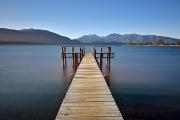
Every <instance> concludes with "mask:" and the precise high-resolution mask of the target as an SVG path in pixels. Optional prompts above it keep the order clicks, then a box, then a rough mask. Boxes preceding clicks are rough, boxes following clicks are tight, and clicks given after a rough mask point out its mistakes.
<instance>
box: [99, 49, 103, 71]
mask: <svg viewBox="0 0 180 120" xmlns="http://www.w3.org/2000/svg"><path fill="white" fill-rule="evenodd" d="M99 57H100V58H99V68H100V69H101V70H102V64H103V63H102V59H103V53H102V48H100V56H99Z"/></svg>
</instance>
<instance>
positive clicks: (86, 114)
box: [56, 53, 123, 120]
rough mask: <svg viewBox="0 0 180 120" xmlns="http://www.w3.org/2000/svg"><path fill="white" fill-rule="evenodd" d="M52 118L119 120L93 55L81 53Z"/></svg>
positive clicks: (58, 119) (121, 119)
mask: <svg viewBox="0 0 180 120" xmlns="http://www.w3.org/2000/svg"><path fill="white" fill-rule="evenodd" d="M56 120H123V117H122V115H121V113H120V111H119V109H118V107H117V105H116V103H115V101H114V98H113V97H112V95H111V92H110V90H109V88H108V86H107V84H106V81H105V79H104V77H103V75H102V73H101V71H100V69H99V67H98V65H97V62H96V60H95V58H94V56H93V54H91V53H86V54H85V55H84V57H83V59H82V61H81V63H80V65H79V67H78V68H77V71H76V74H75V75H74V78H73V80H72V83H71V85H70V87H69V89H68V91H67V93H66V96H65V98H64V100H63V103H62V104H61V107H60V109H59V112H58V114H57V116H56Z"/></svg>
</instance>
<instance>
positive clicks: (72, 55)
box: [72, 47, 74, 67]
mask: <svg viewBox="0 0 180 120" xmlns="http://www.w3.org/2000/svg"><path fill="white" fill-rule="evenodd" d="M72 64H73V67H74V47H72Z"/></svg>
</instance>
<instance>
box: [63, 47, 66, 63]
mask: <svg viewBox="0 0 180 120" xmlns="http://www.w3.org/2000/svg"><path fill="white" fill-rule="evenodd" d="M63 51H64V54H63V56H64V65H65V66H66V47H64V50H63Z"/></svg>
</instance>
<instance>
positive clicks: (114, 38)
mask: <svg viewBox="0 0 180 120" xmlns="http://www.w3.org/2000/svg"><path fill="white" fill-rule="evenodd" d="M160 39H161V40H163V41H164V42H165V43H177V42H180V39H175V38H171V37H164V36H156V35H139V34H125V35H120V34H116V33H114V34H110V35H108V36H105V37H101V36H98V35H95V34H92V35H84V36H82V37H80V38H78V39H77V40H79V41H81V42H83V43H86V44H96V43H98V44H99V43H105V44H110V43H116V44H118V43H119V44H122V43H125V44H126V43H130V42H133V43H139V42H141V43H147V42H151V43H156V42H157V41H158V40H160Z"/></svg>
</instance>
